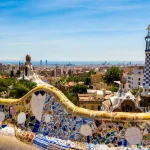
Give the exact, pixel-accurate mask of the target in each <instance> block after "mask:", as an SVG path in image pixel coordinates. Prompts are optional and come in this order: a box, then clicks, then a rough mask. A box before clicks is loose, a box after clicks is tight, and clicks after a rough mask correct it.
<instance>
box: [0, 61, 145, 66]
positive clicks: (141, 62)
mask: <svg viewBox="0 0 150 150" xmlns="http://www.w3.org/2000/svg"><path fill="white" fill-rule="evenodd" d="M0 63H3V64H19V60H18V61H1V60H0ZM135 64H137V65H143V64H144V61H47V65H135ZM32 65H34V66H39V65H40V61H32ZM42 65H43V66H45V65H46V61H43V62H42Z"/></svg>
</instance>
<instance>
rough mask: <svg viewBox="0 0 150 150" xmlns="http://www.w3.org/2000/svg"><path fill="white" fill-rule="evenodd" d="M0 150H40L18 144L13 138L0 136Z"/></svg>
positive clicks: (21, 143)
mask: <svg viewBox="0 0 150 150" xmlns="http://www.w3.org/2000/svg"><path fill="white" fill-rule="evenodd" d="M0 150H40V149H38V148H35V147H33V146H30V145H27V144H25V143H23V142H20V141H19V140H17V139H16V138H15V137H10V136H2V135H1V136H0Z"/></svg>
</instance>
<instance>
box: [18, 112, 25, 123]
mask: <svg viewBox="0 0 150 150" xmlns="http://www.w3.org/2000/svg"><path fill="white" fill-rule="evenodd" d="M25 121H26V114H25V113H24V112H21V113H19V114H18V123H19V124H22V123H24V122H25Z"/></svg>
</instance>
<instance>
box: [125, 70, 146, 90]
mask: <svg viewBox="0 0 150 150" xmlns="http://www.w3.org/2000/svg"><path fill="white" fill-rule="evenodd" d="M143 77H144V71H143V69H140V70H133V71H131V72H129V73H127V74H126V79H127V83H128V87H129V88H130V89H137V88H139V87H140V86H141V85H142V83H143Z"/></svg>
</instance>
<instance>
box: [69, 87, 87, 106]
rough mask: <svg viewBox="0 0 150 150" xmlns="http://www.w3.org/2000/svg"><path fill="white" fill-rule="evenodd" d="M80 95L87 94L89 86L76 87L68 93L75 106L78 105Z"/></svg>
mask: <svg viewBox="0 0 150 150" xmlns="http://www.w3.org/2000/svg"><path fill="white" fill-rule="evenodd" d="M78 93H79V94H84V93H87V86H85V85H76V86H74V87H73V88H71V90H70V91H69V92H67V93H66V96H67V97H68V99H69V100H70V101H71V102H72V103H74V104H75V105H77V104H78Z"/></svg>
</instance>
